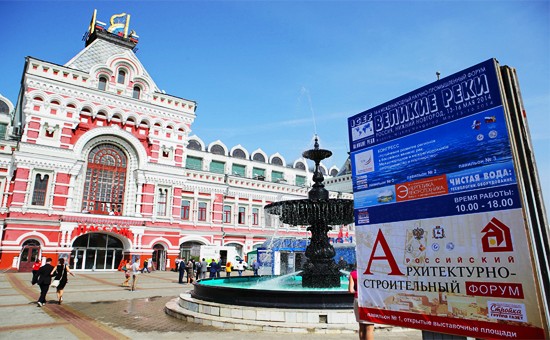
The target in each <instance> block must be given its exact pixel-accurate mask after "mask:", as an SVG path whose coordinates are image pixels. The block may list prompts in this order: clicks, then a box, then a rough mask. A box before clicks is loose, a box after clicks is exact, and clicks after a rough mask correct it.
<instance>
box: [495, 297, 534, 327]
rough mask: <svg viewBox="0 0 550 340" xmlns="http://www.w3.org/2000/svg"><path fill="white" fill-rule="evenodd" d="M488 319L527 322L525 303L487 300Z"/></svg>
mask: <svg viewBox="0 0 550 340" xmlns="http://www.w3.org/2000/svg"><path fill="white" fill-rule="evenodd" d="M487 308H488V310H489V311H488V315H487V317H489V319H498V320H509V321H521V322H527V313H526V311H525V305H524V304H522V303H510V302H495V301H487Z"/></svg>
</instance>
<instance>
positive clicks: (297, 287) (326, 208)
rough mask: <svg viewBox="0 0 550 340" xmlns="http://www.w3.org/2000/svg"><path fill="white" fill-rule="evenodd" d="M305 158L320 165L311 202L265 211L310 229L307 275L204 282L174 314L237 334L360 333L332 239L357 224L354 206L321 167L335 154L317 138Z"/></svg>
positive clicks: (184, 296) (181, 301)
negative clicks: (335, 230)
mask: <svg viewBox="0 0 550 340" xmlns="http://www.w3.org/2000/svg"><path fill="white" fill-rule="evenodd" d="M302 155H303V156H304V157H305V158H307V159H310V160H313V161H314V162H315V170H314V173H313V182H314V184H313V186H312V189H311V190H310V191H309V194H308V198H307V199H301V200H290V201H281V202H276V203H272V204H269V205H267V206H266V207H265V211H266V212H267V213H269V214H273V215H278V216H279V218H280V221H281V222H283V223H286V224H290V225H294V226H297V225H308V226H309V227H308V228H307V230H308V231H310V232H311V239H310V243H309V245H308V247H307V248H306V252H305V255H306V257H307V261H306V264H305V267H304V269H303V271H301V272H298V273H295V274H294V275H286V276H285V277H284V278H281V277H273V276H261V277H258V276H242V277H230V278H219V279H206V280H201V281H199V282H198V283H196V284H195V286H194V288H193V291H192V292H191V293H190V294H182V295H181V296H180V299H179V302H178V306H172V307H170V303H169V304H167V305H166V308H165V310H166V312H167V313H168V314H170V315H173V316H176V317H178V318H182V319H186V320H192V321H194V322H202V323H205V324H213V323H214V322H215V321H217V322H218V323H219V324H220V325H221V324H224V325H223V326H222V327H227V325H226V324H225V323H230V324H231V326H230V327H231V328H236V329H249V330H252V329H253V330H276V331H281V330H280V329H281V328H285V330H282V331H291V332H296V331H299V330H304V329H306V331H307V329H308V328H309V329H310V328H312V327H313V328H314V329H315V332H322V331H323V330H325V331H330V332H335V331H337V330H342V331H344V332H345V331H350V332H351V331H354V330H355V328H356V325H357V323H356V322H355V317H354V316H353V310H352V308H353V295H352V294H349V293H348V289H347V286H348V280H347V277H346V276H345V275H343V274H342V273H341V272H340V271H339V269H338V268H337V265H336V263H335V262H334V256H335V251H334V248H333V246H332V245H331V244H330V242H329V239H328V236H327V232H328V231H329V230H331V227H330V226H331V225H342V224H349V223H352V222H353V201H352V200H345V199H330V198H329V193H328V190H326V189H325V188H324V184H323V180H324V177H323V174H322V173H321V171H320V170H319V164H320V162H321V161H322V160H323V159H325V158H328V157H330V156H331V155H332V152H331V151H329V150H323V149H319V143H318V140H317V137H316V138H315V144H314V148H313V149H311V150H308V151H305V152H304V153H303V154H302ZM300 281H301V282H300ZM271 283H273V285H272V284H271ZM266 287H269V288H266ZM242 306H249V307H242ZM275 308H276V309H275ZM235 315H239V316H240V317H238V318H235ZM268 315H276V316H273V317H268ZM224 316H227V317H228V318H224ZM198 320H202V321H198ZM222 320H223V321H222Z"/></svg>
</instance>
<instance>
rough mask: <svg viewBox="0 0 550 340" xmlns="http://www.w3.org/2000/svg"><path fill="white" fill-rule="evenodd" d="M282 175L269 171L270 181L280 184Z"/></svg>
mask: <svg viewBox="0 0 550 340" xmlns="http://www.w3.org/2000/svg"><path fill="white" fill-rule="evenodd" d="M283 179H284V178H283V173H282V172H280V171H271V181H272V182H281V181H282V180H283Z"/></svg>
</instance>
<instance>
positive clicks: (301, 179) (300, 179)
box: [296, 175, 306, 187]
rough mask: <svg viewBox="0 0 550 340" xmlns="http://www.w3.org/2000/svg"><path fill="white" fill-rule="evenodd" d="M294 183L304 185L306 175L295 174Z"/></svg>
mask: <svg viewBox="0 0 550 340" xmlns="http://www.w3.org/2000/svg"><path fill="white" fill-rule="evenodd" d="M296 185H298V186H302V187H305V186H306V176H300V175H296Z"/></svg>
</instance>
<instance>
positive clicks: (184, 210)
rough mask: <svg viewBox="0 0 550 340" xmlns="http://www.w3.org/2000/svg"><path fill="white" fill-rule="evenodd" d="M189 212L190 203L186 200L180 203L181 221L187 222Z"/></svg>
mask: <svg viewBox="0 0 550 340" xmlns="http://www.w3.org/2000/svg"><path fill="white" fill-rule="evenodd" d="M190 210H191V202H190V201H187V200H182V201H181V219H182V220H185V221H189V213H190Z"/></svg>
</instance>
